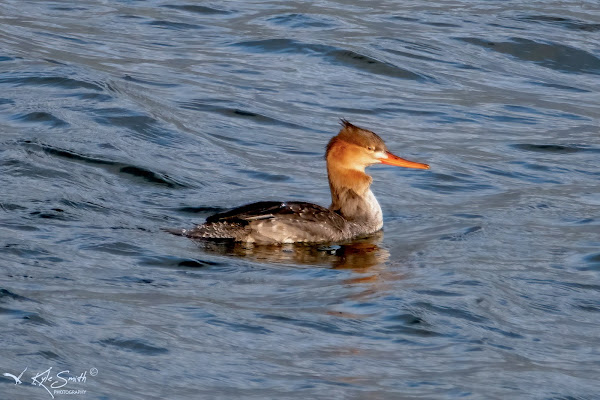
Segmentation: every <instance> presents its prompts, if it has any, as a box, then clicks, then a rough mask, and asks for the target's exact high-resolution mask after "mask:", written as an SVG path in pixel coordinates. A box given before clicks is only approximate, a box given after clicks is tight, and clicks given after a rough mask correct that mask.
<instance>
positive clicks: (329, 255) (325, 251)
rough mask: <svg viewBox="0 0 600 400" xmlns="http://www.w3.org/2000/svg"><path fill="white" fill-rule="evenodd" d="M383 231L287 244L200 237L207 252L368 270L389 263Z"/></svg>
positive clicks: (271, 261)
mask: <svg viewBox="0 0 600 400" xmlns="http://www.w3.org/2000/svg"><path fill="white" fill-rule="evenodd" d="M382 240H383V232H378V233H376V234H374V235H371V236H369V237H366V238H362V239H357V240H354V241H352V242H349V243H344V244H338V245H315V244H312V245H311V244H283V245H255V244H252V243H235V242H215V241H198V242H197V243H198V245H199V246H200V247H201V248H202V249H203V250H204V251H207V252H210V253H217V254H219V255H224V256H231V257H244V258H247V259H251V260H253V261H258V262H261V263H277V264H287V263H289V264H297V265H327V266H330V267H331V268H334V269H353V270H356V271H357V272H366V271H367V270H369V269H371V268H372V267H374V266H377V265H382V264H383V263H385V262H386V261H387V260H388V258H389V256H390V253H389V252H388V251H387V250H386V249H384V248H382V247H379V244H380V243H381V241H382Z"/></svg>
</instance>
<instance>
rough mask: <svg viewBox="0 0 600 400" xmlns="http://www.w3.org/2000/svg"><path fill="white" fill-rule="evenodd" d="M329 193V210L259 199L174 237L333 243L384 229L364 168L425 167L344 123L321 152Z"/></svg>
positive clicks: (252, 241) (376, 137) (307, 204)
mask: <svg viewBox="0 0 600 400" xmlns="http://www.w3.org/2000/svg"><path fill="white" fill-rule="evenodd" d="M325 160H326V164H327V177H328V180H329V188H330V191H331V205H330V206H329V207H324V206H320V205H318V204H313V203H308V202H302V201H260V202H256V203H251V204H246V205H243V206H241V207H237V208H234V209H231V210H228V211H225V212H221V213H217V214H214V215H211V216H209V217H208V218H206V221H205V222H204V223H203V224H201V225H197V226H195V227H194V228H191V229H183V230H181V231H180V232H179V234H181V235H183V236H187V237H189V238H191V239H195V240H228V241H234V242H245V243H254V244H266V245H272V244H283V243H325V242H327V243H337V242H345V241H349V240H352V239H356V238H360V237H365V236H368V235H371V234H374V233H375V232H378V231H380V230H381V229H382V228H383V213H382V210H381V206H380V205H379V202H378V201H377V199H376V198H375V196H374V195H373V192H372V191H371V183H372V182H373V179H372V178H371V176H369V175H367V173H366V172H365V169H366V168H367V167H369V166H372V165H375V164H384V165H392V166H396V167H404V168H414V169H429V165H428V164H423V163H419V162H414V161H409V160H406V159H403V158H400V157H398V156H396V155H394V154H393V153H391V152H390V151H389V150H388V148H387V147H386V145H385V143H384V141H383V139H381V137H379V136H378V135H377V134H376V133H374V132H372V131H370V130H368V129H364V128H360V127H358V126H356V125H353V124H352V123H350V122H348V121H347V120H345V119H342V120H341V129H340V131H339V133H338V134H337V135H335V136H334V137H333V138H331V140H329V143H328V144H327V146H326V148H325Z"/></svg>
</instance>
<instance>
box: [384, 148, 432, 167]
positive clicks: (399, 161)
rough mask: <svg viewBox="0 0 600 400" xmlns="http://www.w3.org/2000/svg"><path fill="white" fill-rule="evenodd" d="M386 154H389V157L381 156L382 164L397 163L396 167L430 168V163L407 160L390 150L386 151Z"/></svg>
mask: <svg viewBox="0 0 600 400" xmlns="http://www.w3.org/2000/svg"><path fill="white" fill-rule="evenodd" d="M385 154H386V155H387V158H380V160H381V163H382V164H386V165H395V166H396V167H404V168H418V169H429V165H427V164H421V163H418V162H413V161H408V160H405V159H404V158H400V157H398V156H396V155H394V154H392V153H390V152H389V151H386V152H385Z"/></svg>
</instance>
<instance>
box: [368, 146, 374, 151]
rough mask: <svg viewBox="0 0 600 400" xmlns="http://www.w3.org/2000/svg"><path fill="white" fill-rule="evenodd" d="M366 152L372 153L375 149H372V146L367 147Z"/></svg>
mask: <svg viewBox="0 0 600 400" xmlns="http://www.w3.org/2000/svg"><path fill="white" fill-rule="evenodd" d="M367 150H369V151H373V150H375V148H373V147H372V146H369V147H367Z"/></svg>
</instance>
